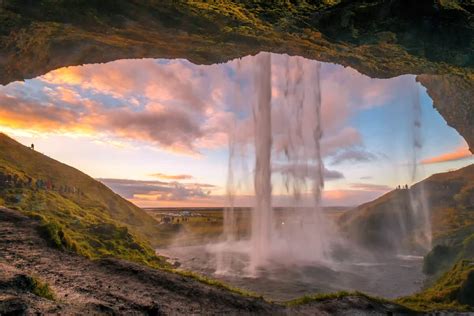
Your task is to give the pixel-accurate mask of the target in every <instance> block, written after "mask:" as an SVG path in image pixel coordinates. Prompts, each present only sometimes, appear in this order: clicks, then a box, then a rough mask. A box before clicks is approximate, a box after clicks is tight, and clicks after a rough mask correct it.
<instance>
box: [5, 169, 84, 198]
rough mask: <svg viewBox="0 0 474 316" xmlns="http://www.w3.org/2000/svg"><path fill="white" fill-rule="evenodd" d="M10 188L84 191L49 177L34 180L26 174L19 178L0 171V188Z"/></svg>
mask: <svg viewBox="0 0 474 316" xmlns="http://www.w3.org/2000/svg"><path fill="white" fill-rule="evenodd" d="M12 188H18V189H20V188H30V189H36V190H51V191H57V192H59V193H72V194H79V195H84V193H83V192H82V191H81V190H80V189H79V188H76V187H71V186H68V185H57V184H55V183H54V182H53V181H51V180H49V179H47V180H43V179H37V180H34V179H32V178H31V177H28V176H26V177H24V178H21V177H19V176H18V175H16V174H14V175H11V174H5V173H2V172H0V190H4V189H12Z"/></svg>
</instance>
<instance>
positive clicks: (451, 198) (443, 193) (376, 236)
mask: <svg viewBox="0 0 474 316" xmlns="http://www.w3.org/2000/svg"><path fill="white" fill-rule="evenodd" d="M421 192H423V193H424V194H425V197H426V202H427V206H428V208H429V210H430V217H431V218H430V219H431V226H432V232H433V246H436V245H453V244H455V243H456V242H457V241H462V240H464V239H465V238H467V237H468V236H469V235H471V234H473V233H474V165H470V166H467V167H465V168H462V169H459V170H456V171H451V172H446V173H440V174H435V175H433V176H431V177H429V178H427V179H425V180H423V181H421V182H419V183H417V184H415V185H413V186H412V187H411V188H410V189H409V190H406V189H399V190H393V191H391V192H389V193H387V194H385V195H384V196H382V197H380V198H378V199H376V200H374V201H371V202H368V203H365V204H362V205H360V206H358V207H357V208H355V209H353V210H350V211H348V212H347V213H346V214H344V215H343V216H341V218H340V224H341V227H342V228H343V230H344V231H345V232H346V233H347V234H348V235H350V236H351V238H352V239H355V240H357V241H358V242H360V243H361V244H363V245H365V246H367V247H369V248H374V249H387V246H388V249H389V250H394V249H395V248H397V247H400V246H402V247H403V246H409V245H410V243H411V239H412V237H413V236H411V234H413V233H414V232H415V231H416V229H417V227H416V225H415V224H416V222H414V221H412V214H413V207H412V205H411V203H410V194H412V196H420V195H421ZM401 223H403V225H402V224H401Z"/></svg>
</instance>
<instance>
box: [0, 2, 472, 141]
mask: <svg viewBox="0 0 474 316" xmlns="http://www.w3.org/2000/svg"><path fill="white" fill-rule="evenodd" d="M473 12H474V5H473V4H472V1H466V0H443V1H438V0H422V1H409V0H390V1H388V0H366V1H351V0H333V1H329V0H325V1H314V0H313V1H310V0H306V1H298V3H294V2H290V1H287V2H282V3H280V4H274V3H271V4H269V3H268V1H250V0H244V1H238V2H237V1H231V0H222V1H219V2H212V3H211V2H209V3H208V2H205V1H184V0H181V1H169V2H168V1H166V2H162V1H144V0H137V1H133V2H131V1H125V0H120V1H112V2H111V1H85V0H77V1H65V0H55V1H50V0H48V1H47V0H40V1H27V0H4V1H3V2H2V3H1V5H0V83H2V84H6V83H8V82H11V81H14V80H22V79H26V78H31V77H35V76H38V75H41V74H44V73H46V72H48V71H51V70H53V69H56V68H60V67H64V66H70V65H80V64H85V63H100V62H107V61H112V60H116V59H123V58H144V57H152V58H186V59H189V60H190V61H192V62H195V63H202V64H211V63H216V62H223V61H227V60H229V59H232V58H236V57H241V56H245V55H249V54H255V53H257V52H259V51H271V52H275V53H288V54H290V55H300V56H304V57H307V58H312V59H318V60H321V61H327V62H334V63H338V64H342V65H344V66H350V67H352V68H355V69H357V70H358V71H360V72H362V73H364V74H367V75H369V76H371V77H378V78H387V77H393V76H397V75H401V74H407V73H410V74H420V75H421V74H424V76H423V77H421V78H420V82H422V83H423V84H425V85H427V88H428V90H429V92H430V94H431V95H432V96H433V98H434V99H435V106H436V107H437V108H438V109H439V110H440V113H441V114H442V115H443V116H444V117H445V118H446V120H447V121H448V123H449V124H450V125H451V126H453V127H454V128H456V129H457V130H458V131H459V132H460V133H461V134H462V135H463V136H464V137H465V138H466V140H467V141H468V143H469V144H470V147H471V148H472V147H473V146H474V137H473V135H472V132H470V130H469V127H471V126H472V123H473V122H472V116H471V117H470V116H469V115H467V116H466V115H465V114H463V113H469V112H471V113H472V111H470V110H471V109H472V107H473V102H474V101H472V100H473V99H472V98H470V99H467V98H465V97H464V95H465V94H466V93H467V92H466V91H472V85H473V84H472V82H473V76H474V75H473V73H474V70H473V67H474V54H473V51H474V32H473V27H474V14H473ZM434 74H436V75H450V76H449V77H442V78H444V79H440V77H430V76H431V75H434ZM452 78H455V79H452ZM451 80H453V81H451ZM454 81H455V83H454ZM435 82H436V83H435ZM441 86H443V88H442V89H438V88H440V87H441ZM469 89H470V90H469ZM440 91H442V92H440ZM448 93H449V96H448ZM441 95H443V97H441ZM446 100H448V102H447V103H445V101H446ZM455 100H460V101H462V102H456V101H455ZM454 107H455V108H456V110H454ZM453 112H455V113H456V114H452V113H453Z"/></svg>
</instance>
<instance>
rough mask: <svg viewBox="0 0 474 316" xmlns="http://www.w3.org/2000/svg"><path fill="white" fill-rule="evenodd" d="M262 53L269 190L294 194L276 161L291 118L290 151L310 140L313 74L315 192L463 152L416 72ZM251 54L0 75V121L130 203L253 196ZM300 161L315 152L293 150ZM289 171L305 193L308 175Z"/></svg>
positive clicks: (459, 161) (347, 193)
mask: <svg viewBox="0 0 474 316" xmlns="http://www.w3.org/2000/svg"><path fill="white" fill-rule="evenodd" d="M271 60H272V66H271V85H272V89H271V98H272V144H273V152H272V154H273V161H272V170H273V195H274V201H275V202H274V204H276V205H291V203H293V202H294V199H293V198H292V197H291V193H292V192H290V191H288V190H286V187H285V185H284V179H285V173H284V170H287V169H285V168H287V166H288V165H289V161H285V162H282V157H283V154H282V153H283V152H285V149H287V148H288V146H289V142H290V143H291V142H292V139H293V138H292V137H293V136H290V134H292V133H293V134H295V133H296V132H295V131H297V130H298V128H299V126H301V128H300V130H302V133H303V135H302V138H301V139H303V141H302V142H301V143H298V142H296V143H295V144H293V145H295V146H294V148H296V149H294V151H295V152H299V151H300V150H302V149H305V148H306V149H305V150H304V152H305V153H307V152H314V150H315V149H314V148H313V147H312V146H313V145H311V144H313V143H314V142H308V141H309V140H312V139H313V138H312V129H311V128H312V127H314V122H315V121H316V119H315V117H314V115H313V114H314V112H311V111H309V112H308V111H307V110H304V111H303V112H304V114H303V115H302V116H301V117H300V116H297V114H295V112H294V109H295V108H297V107H296V104H298V103H299V102H300V103H301V104H303V103H304V104H305V107H308V109H312V108H313V107H312V106H313V105H314V102H315V100H316V99H315V98H314V97H313V98H312V97H311V96H312V95H313V94H314V91H315V89H316V87H317V84H318V82H317V81H318V80H317V79H318V78H319V81H320V83H319V84H320V89H321V109H320V113H321V115H320V121H321V125H322V130H323V136H322V139H321V144H320V145H321V149H320V154H321V156H322V158H323V161H324V166H325V168H324V172H323V173H324V177H325V183H324V191H323V198H322V203H323V205H327V206H336V205H337V206H353V205H357V204H360V203H363V202H367V201H369V200H372V199H374V198H376V197H378V196H380V195H382V194H384V193H386V192H388V191H389V190H391V189H393V188H395V187H396V186H397V185H404V184H411V183H413V182H417V181H419V180H421V179H423V178H425V177H427V176H429V175H431V174H433V173H438V172H444V171H448V170H453V169H458V168H461V167H463V166H466V165H468V164H471V163H473V162H474V159H473V156H472V155H471V153H470V152H469V150H468V146H467V144H466V142H465V141H464V140H463V138H462V137H461V136H460V135H459V134H458V133H457V132H456V131H455V130H454V129H452V128H450V127H449V126H447V124H446V122H445V121H444V119H443V118H442V117H441V116H440V115H439V113H438V112H437V111H436V110H435V109H433V106H432V101H431V99H430V98H429V96H428V95H427V93H426V90H425V88H424V87H423V86H421V85H420V84H419V83H417V82H416V80H415V76H412V75H404V76H400V77H396V78H392V79H371V78H369V77H367V76H364V75H362V74H360V73H358V72H357V71H356V70H354V69H351V68H349V67H346V68H344V67H342V66H339V65H335V64H329V63H319V62H317V61H312V60H307V59H304V58H301V57H289V56H287V55H276V54H272V56H271ZM258 66H259V65H258V62H257V58H256V57H255V56H247V57H244V58H242V59H237V60H232V61H230V62H228V63H225V64H215V65H210V66H206V65H194V64H192V63H190V62H189V61H187V60H184V59H174V60H166V59H140V60H119V61H115V62H110V63H106V64H94V65H85V66H77V67H67V68H61V69H58V70H55V71H52V72H50V73H48V74H46V75H44V76H41V77H38V78H35V79H31V80H26V81H24V82H14V83H11V84H9V85H7V86H0V131H1V132H3V133H6V134H7V135H9V136H11V137H13V138H15V139H16V140H18V141H19V142H21V143H22V144H24V145H30V144H31V143H34V144H35V148H36V150H38V151H40V152H42V153H44V154H46V155H48V156H50V157H52V158H54V159H57V160H59V161H61V162H64V163H67V164H69V165H72V166H74V167H76V168H78V169H79V170H81V171H83V172H85V173H87V174H89V175H91V176H92V177H94V178H96V179H99V180H100V181H102V182H103V183H104V184H106V185H107V186H109V187H110V188H112V189H113V190H114V191H116V192H117V193H119V194H121V195H122V196H123V197H125V198H127V199H129V200H130V201H132V202H134V203H136V204H137V205H139V206H143V207H171V206H173V207H180V206H190V207H191V206H200V207H207V206H225V205H227V204H228V203H229V200H228V192H229V188H232V191H233V192H234V194H235V204H237V205H242V206H251V205H252V203H253V198H252V195H253V182H252V181H253V170H254V167H253V166H254V163H255V162H254V157H255V151H254V149H253V144H254V137H255V135H254V134H255V133H254V125H253V116H252V113H253V112H252V111H253V110H252V106H253V105H254V104H256V100H258V93H259V90H258V87H260V85H259V82H258V81H257V80H258V78H257V77H256V76H255V72H256V69H258ZM318 69H319V70H318ZM305 109H306V108H305ZM305 111H306V112H305ZM415 122H416V124H415ZM293 134H292V135H293ZM295 135H296V134H295ZM415 142H416V143H417V146H414V145H413V144H414V143H415ZM229 144H231V145H233V147H229ZM229 148H233V152H234V154H233V155H232V157H233V160H231V162H232V166H233V172H234V174H233V179H234V182H233V184H234V185H233V186H232V187H229V182H228V165H229ZM310 156H311V154H310ZM311 157H313V156H311ZM300 158H301V157H300ZM303 162H304V163H305V166H306V167H307V166H311V165H312V163H313V162H314V161H312V160H311V159H310V158H307V157H306V156H305V157H304V159H303ZM414 162H416V173H413V166H414ZM296 165H298V168H299V166H300V165H301V161H299V162H298V163H295V162H294V161H291V166H292V168H293V169H291V170H293V171H294V170H296V169H295V166H296ZM305 170H306V171H305V172H309V171H308V170H309V169H308V168H305ZM299 179H300V180H302V182H303V184H304V185H303V187H302V189H301V190H302V195H303V197H304V198H306V199H308V200H309V199H310V194H309V193H310V192H309V191H310V184H309V182H310V179H307V178H306V177H305V176H303V177H301V178H299Z"/></svg>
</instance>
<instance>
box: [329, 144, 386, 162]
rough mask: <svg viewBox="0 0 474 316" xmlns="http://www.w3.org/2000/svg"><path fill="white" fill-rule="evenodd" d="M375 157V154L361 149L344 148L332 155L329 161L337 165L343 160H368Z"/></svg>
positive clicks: (372, 159)
mask: <svg viewBox="0 0 474 316" xmlns="http://www.w3.org/2000/svg"><path fill="white" fill-rule="evenodd" d="M376 159H377V156H376V155H375V154H373V153H370V152H368V151H366V150H363V149H355V148H351V149H346V150H343V151H340V152H338V153H336V154H334V156H333V157H332V160H331V163H332V164H333V165H338V164H341V163H344V162H369V161H374V160H376Z"/></svg>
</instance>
